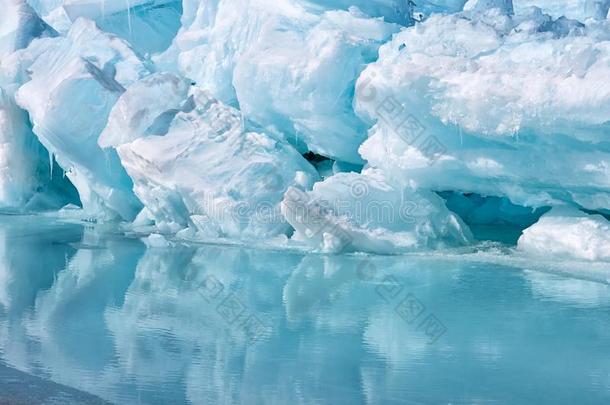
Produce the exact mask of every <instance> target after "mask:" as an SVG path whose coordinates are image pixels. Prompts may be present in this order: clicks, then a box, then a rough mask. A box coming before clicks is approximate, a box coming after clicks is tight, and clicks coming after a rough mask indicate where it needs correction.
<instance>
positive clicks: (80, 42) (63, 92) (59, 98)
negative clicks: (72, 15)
mask: <svg viewBox="0 0 610 405" xmlns="http://www.w3.org/2000/svg"><path fill="white" fill-rule="evenodd" d="M37 49H38V51H39V53H38V56H37V58H36V59H35V61H34V62H33V63H32V64H31V66H29V71H30V72H31V80H30V81H28V82H27V83H25V84H24V85H23V86H22V87H20V88H19V90H18V91H17V93H16V100H17V102H18V103H19V105H20V106H21V107H22V108H24V109H25V110H27V111H28V113H29V115H30V119H31V120H32V123H33V130H34V133H35V134H36V135H37V137H38V139H39V140H40V142H41V143H42V144H43V145H44V146H45V147H46V148H47V150H49V152H50V153H52V154H53V155H55V156H56V158H57V162H58V163H59V165H60V166H61V167H62V168H63V169H64V170H65V171H66V174H67V176H68V178H69V179H70V181H71V182H72V183H73V184H74V185H75V186H76V188H77V189H78V192H79V195H80V198H81V201H82V203H83V207H84V208H85V210H86V211H88V212H90V213H91V214H93V215H95V216H96V217H106V218H114V217H118V218H122V219H126V220H130V219H133V218H134V217H135V215H136V214H137V213H138V212H139V211H140V209H141V204H140V202H139V201H138V200H137V198H136V197H135V196H134V195H133V192H132V190H131V188H132V182H131V180H130V178H129V177H128V176H127V174H126V173H125V171H124V169H123V168H122V166H121V164H120V162H119V159H118V157H117V156H116V153H115V152H114V151H113V150H102V149H101V148H100V147H99V146H98V144H97V140H98V136H99V135H100V132H101V130H102V129H103V128H104V126H105V124H106V120H107V117H108V114H109V112H110V109H111V108H112V106H113V105H114V103H115V101H116V100H117V98H118V97H119V96H120V94H121V93H122V92H123V91H124V86H128V85H129V84H130V83H132V82H133V81H135V80H137V79H138V78H139V77H141V76H143V75H145V74H146V73H147V67H146V66H145V63H144V62H143V61H142V60H141V59H139V57H138V56H137V55H136V54H135V53H134V52H133V50H132V49H131V48H130V47H129V45H128V44H126V43H124V42H123V41H121V40H120V39H118V38H116V37H114V36H111V35H109V34H105V33H103V32H102V31H100V30H98V29H97V28H96V26H95V24H94V23H92V22H90V21H86V20H84V19H80V20H78V21H77V22H76V23H74V25H73V26H72V28H71V29H70V32H69V33H68V35H67V37H59V38H53V39H49V40H47V41H46V43H44V44H40V47H39V48H37Z"/></svg>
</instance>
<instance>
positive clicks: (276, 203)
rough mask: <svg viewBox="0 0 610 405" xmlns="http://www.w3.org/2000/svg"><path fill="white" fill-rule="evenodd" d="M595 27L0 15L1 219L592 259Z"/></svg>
mask: <svg viewBox="0 0 610 405" xmlns="http://www.w3.org/2000/svg"><path fill="white" fill-rule="evenodd" d="M609 9H610V2H609V1H606V0H562V1H553V2H552V1H546V0H514V1H510V0H468V1H466V0H444V1H423V0H422V1H418V2H415V4H414V3H413V2H410V1H405V0H374V1H371V0H369V1H364V0H333V1H320V0H310V1H306V0H277V1H270V0H184V1H178V0H132V1H122V0H105V1H103V0H30V1H27V2H26V1H23V0H4V3H3V14H2V15H0V206H2V207H10V208H12V209H18V210H41V209H58V208H60V207H61V206H63V205H66V204H72V205H70V207H73V206H74V205H80V206H82V211H78V212H79V213H80V214H81V217H83V218H88V219H93V220H96V221H109V222H122V223H123V226H124V227H126V228H127V229H135V230H137V231H138V232H141V233H144V234H146V235H148V234H153V235H154V236H153V237H152V239H151V243H153V242H154V243H161V242H162V244H165V243H169V242H167V241H168V240H171V239H172V238H178V239H182V240H206V241H210V240H213V241H214V240H220V239H222V240H239V241H241V242H242V243H243V242H245V243H248V242H250V241H254V240H256V242H260V243H265V242H269V243H272V244H273V245H274V246H277V245H278V244H280V245H282V244H283V246H291V245H292V244H294V245H297V246H303V247H305V248H306V249H314V250H318V251H323V252H341V251H356V252H371V253H402V252H408V251H414V250H416V251H421V250H429V249H446V248H456V247H464V246H466V247H468V246H473V245H475V244H477V243H479V242H480V239H484V240H485V239H488V235H484V236H481V235H483V234H481V233H480V232H478V231H477V232H474V230H475V228H478V227H480V226H492V227H493V226H497V227H500V226H509V227H513V228H515V229H517V230H518V232H519V235H521V233H523V234H522V235H521V236H520V238H519V237H515V238H514V241H512V243H513V244H514V245H515V246H516V248H517V249H518V250H520V251H522V252H525V253H527V254H528V255H543V254H545V252H549V251H551V252H553V254H555V255H557V256H564V255H567V256H571V257H573V258H577V259H582V260H597V261H604V260H608V255H607V252H608V251H610V246H609V240H608V236H607V235H608V225H607V219H606V217H607V215H608V214H610V146H609V145H610V140H609V138H608V136H609V133H610V81H608V77H610V20H608V18H607V17H608V13H609ZM124 229H125V228H124ZM563 229H567V230H568V231H566V232H563V231H562V230H563ZM473 234H474V236H473ZM489 238H491V239H493V237H491V236H489ZM517 239H519V241H518V243H517ZM550 246H553V248H550Z"/></svg>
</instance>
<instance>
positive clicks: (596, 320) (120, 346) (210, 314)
mask: <svg viewBox="0 0 610 405" xmlns="http://www.w3.org/2000/svg"><path fill="white" fill-rule="evenodd" d="M543 267H544V266H543ZM532 268H535V270H534V269H532ZM539 270H540V266H529V265H523V264H521V265H506V264H498V263H497V262H495V263H494V262H493V261H492V262H489V261H488V262H485V261H484V260H481V261H472V260H463V259H461V258H460V257H459V256H458V257H455V256H440V255H438V256H425V255H421V256H406V257H372V256H359V255H352V256H323V255H306V254H302V253H299V252H274V251H263V250H251V249H246V248H241V247H223V246H200V247H174V248H171V249H167V248H148V247H146V245H145V244H143V243H142V242H141V241H139V240H138V239H136V238H127V237H124V236H122V235H121V234H120V233H119V232H113V231H110V230H102V229H100V228H99V227H94V226H91V225H88V226H85V225H83V224H78V223H75V224H69V223H60V222H58V221H56V220H53V219H49V218H43V217H19V216H6V217H2V218H0V403H1V402H2V400H3V399H5V400H6V395H8V394H7V392H9V391H10V390H12V391H10V392H11V395H13V398H19V392H15V386H16V385H15V381H16V380H20V379H21V378H22V379H23V391H24V392H23V394H24V396H23V398H22V401H25V402H28V401H27V398H47V399H49V398H51V399H52V398H56V397H57V393H58V391H61V390H62V389H63V390H67V391H66V392H70V393H71V394H70V395H73V396H71V397H66V399H65V402H68V403H69V402H74V403H77V402H81V403H90V402H96V401H99V402H102V401H107V402H110V403H120V404H124V403H142V404H170V403H171V404H179V403H195V404H214V403H221V404H234V403H243V404H381V403H384V404H392V403H413V404H417V403H453V404H461V403H469V404H470V403H473V404H488V403H511V404H526V403H553V404H561V403H565V404H575V403H578V404H585V403H599V404H608V403H610V287H609V285H608V279H609V278H610V276H609V277H605V276H604V273H603V272H602V273H601V276H600V273H599V272H598V273H597V275H596V277H590V276H589V275H588V274H587V273H585V272H579V271H574V272H569V271H568V272H567V273H566V272H565V271H564V272H562V273H554V272H553V271H551V270H549V271H542V272H541V271H539ZM543 270H544V268H543ZM608 274H609V275H610V272H609V273H608ZM585 275H586V276H585ZM3 370H5V371H3ZM23 373H25V374H23ZM20 376H22V377H20ZM23 376H27V378H26V377H23ZM30 378H31V379H34V380H33V381H43V382H44V381H46V382H48V385H45V384H33V383H32V384H30V383H28V381H30V380H29V379H30ZM18 386H19V385H18ZM28 387H29V388H28ZM58 387H62V388H58ZM34 391H36V392H35V395H34V394H33V392H34ZM75 392H77V393H80V394H74V393H75ZM3 393H4V394H3ZM26 394H27V395H29V397H28V396H27V395H26ZM32 395H34V397H32ZM47 402H48V403H51V402H52V401H51V400H48V401H47Z"/></svg>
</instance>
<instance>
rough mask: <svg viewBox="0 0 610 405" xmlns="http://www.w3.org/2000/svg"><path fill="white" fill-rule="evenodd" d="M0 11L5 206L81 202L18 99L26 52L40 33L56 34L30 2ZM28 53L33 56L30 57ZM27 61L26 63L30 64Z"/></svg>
mask: <svg viewBox="0 0 610 405" xmlns="http://www.w3.org/2000/svg"><path fill="white" fill-rule="evenodd" d="M3 7H4V9H3V13H2V15H0V173H1V175H0V206H1V207H2V208H10V209H16V210H23V209H25V210H39V209H51V208H53V209H57V208H60V207H61V206H62V205H63V204H66V203H68V202H75V201H74V199H73V197H74V195H73V193H70V184H69V182H68V181H67V180H64V179H63V176H62V173H61V169H59V168H55V172H54V170H53V169H54V168H53V166H54V162H53V161H52V159H49V154H48V153H47V151H45V150H44V148H43V147H42V145H41V144H40V143H39V142H38V140H37V139H36V136H35V135H34V134H33V133H32V130H31V126H30V123H29V120H28V116H27V114H26V112H25V111H23V110H22V109H21V108H19V107H18V106H17V104H16V103H15V98H14V93H15V91H16V90H17V88H18V87H19V86H20V85H21V84H22V80H23V79H24V76H23V75H22V74H21V69H19V68H18V66H19V65H21V62H22V59H20V58H19V57H17V56H16V54H18V53H23V52H25V51H22V49H23V48H26V47H27V46H28V45H30V43H31V42H32V41H33V40H34V39H35V38H49V37H53V36H55V35H56V33H55V32H53V30H52V29H51V28H49V27H48V26H47V25H46V24H45V23H44V22H43V21H42V20H41V19H40V18H38V16H37V15H36V13H35V12H34V11H33V10H32V9H31V8H30V7H29V6H28V5H27V4H26V3H25V2H24V1H17V0H10V1H7V2H6V4H5V5H4V6H3ZM25 59H27V58H25ZM25 64H26V63H24V65H25Z"/></svg>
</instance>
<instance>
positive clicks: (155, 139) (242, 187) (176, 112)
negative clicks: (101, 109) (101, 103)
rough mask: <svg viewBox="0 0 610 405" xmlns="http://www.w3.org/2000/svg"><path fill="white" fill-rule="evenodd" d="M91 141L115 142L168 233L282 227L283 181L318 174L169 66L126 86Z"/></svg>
mask: <svg viewBox="0 0 610 405" xmlns="http://www.w3.org/2000/svg"><path fill="white" fill-rule="evenodd" d="M99 142H100V144H101V145H102V146H113V147H116V149H117V151H118V154H119V156H120V159H121V163H122V164H123V166H124V167H125V169H126V170H127V173H128V174H129V176H130V177H131V178H132V179H133V181H134V191H135V193H136V195H137V196H138V197H139V199H140V201H142V202H143V203H144V205H145V206H146V208H147V211H148V213H149V215H152V218H153V219H154V220H155V222H156V224H157V226H159V227H162V228H165V229H167V230H169V231H174V232H175V231H179V230H181V229H182V230H185V228H189V227H190V230H191V231H193V232H195V233H200V234H201V236H204V237H215V238H219V237H234V238H240V237H244V238H249V237H273V236H277V235H281V234H286V233H288V231H289V226H288V224H287V222H286V220H285V219H284V218H282V217H281V215H280V212H279V203H280V201H281V200H282V196H283V195H284V193H285V192H286V190H287V189H288V187H300V188H302V189H309V188H311V186H312V185H313V183H314V182H315V181H316V180H318V173H317V172H316V171H315V169H314V168H313V167H312V166H311V165H310V164H309V163H308V162H307V161H306V160H305V159H304V158H303V157H302V156H301V155H300V154H299V153H298V152H297V151H296V150H295V149H294V148H293V147H292V146H291V145H289V144H288V143H284V142H282V141H279V140H276V139H274V138H272V137H270V136H269V135H267V134H265V133H258V132H250V131H247V130H246V129H245V127H244V122H243V118H242V117H241V115H240V113H239V111H238V110H236V109H235V108H233V107H230V106H227V105H225V104H223V103H222V102H220V101H218V100H216V99H214V98H213V97H212V96H211V95H210V94H209V93H208V92H207V91H205V90H202V89H200V88H199V87H197V86H191V82H190V81H188V80H186V79H183V78H180V77H178V76H175V75H173V74H171V73H156V74H153V75H150V76H148V77H146V78H144V79H142V80H141V81H140V82H137V83H135V84H134V85H132V86H131V87H130V88H129V89H128V90H127V91H126V92H125V93H124V94H123V95H122V96H121V98H120V99H119V100H118V102H117V103H116V104H115V107H114V108H113V110H112V112H111V113H110V117H109V120H108V126H107V127H106V129H104V131H103V133H102V135H101V136H100V139H99ZM184 233H186V232H184Z"/></svg>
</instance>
